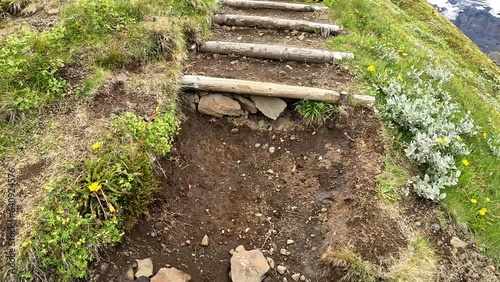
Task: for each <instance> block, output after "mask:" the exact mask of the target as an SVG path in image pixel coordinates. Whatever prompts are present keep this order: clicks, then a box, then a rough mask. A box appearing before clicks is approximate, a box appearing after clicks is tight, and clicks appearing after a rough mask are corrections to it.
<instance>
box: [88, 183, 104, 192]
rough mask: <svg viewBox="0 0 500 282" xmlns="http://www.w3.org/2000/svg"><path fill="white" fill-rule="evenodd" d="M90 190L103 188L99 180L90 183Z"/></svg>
mask: <svg viewBox="0 0 500 282" xmlns="http://www.w3.org/2000/svg"><path fill="white" fill-rule="evenodd" d="M89 190H90V192H97V191H99V190H101V184H99V182H92V183H90V185H89Z"/></svg>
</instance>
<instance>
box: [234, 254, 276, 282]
mask: <svg viewBox="0 0 500 282" xmlns="http://www.w3.org/2000/svg"><path fill="white" fill-rule="evenodd" d="M268 271H269V264H268V262H267V259H266V258H265V257H264V255H263V254H262V252H261V251H259V250H251V251H246V250H245V248H243V246H238V248H236V250H235V252H234V254H233V256H232V257H231V272H230V273H229V276H230V277H231V280H232V281H234V282H260V281H262V280H263V279H264V275H265V274H266V273H267V272H268Z"/></svg>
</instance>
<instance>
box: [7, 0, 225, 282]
mask: <svg viewBox="0 0 500 282" xmlns="http://www.w3.org/2000/svg"><path fill="white" fill-rule="evenodd" d="M215 8H216V5H215V1H212V0H209V1H206V0H180V1H179V0H166V1H165V0H164V1H158V0H147V1H129V0H76V1H71V2H69V3H67V5H66V6H64V7H61V13H60V14H59V16H60V21H58V23H57V24H56V25H55V26H54V27H52V28H49V29H46V30H44V31H43V32H37V31H32V30H29V29H28V28H27V27H24V28H21V29H15V28H14V29H13V30H14V31H13V32H12V33H11V34H10V35H7V36H4V37H0V129H1V130H2V131H1V134H0V160H4V159H10V160H14V158H15V156H16V155H15V154H16V150H17V147H18V146H21V145H22V146H25V147H26V146H29V144H30V142H31V141H30V133H31V132H32V131H37V130H38V132H39V128H38V126H39V125H41V124H43V122H44V121H42V117H47V116H48V113H46V109H47V108H48V107H53V106H57V107H63V108H68V109H72V108H76V107H77V106H85V105H86V102H88V101H89V100H92V98H93V95H95V94H96V93H97V92H98V90H99V88H100V87H101V86H102V85H103V84H104V82H105V81H106V80H107V78H108V76H109V74H110V73H112V72H114V71H117V70H119V69H121V68H127V67H128V66H129V65H134V66H135V67H137V66H147V65H155V64H157V63H158V62H160V63H163V64H165V65H166V66H168V67H169V68H168V71H167V73H165V74H164V75H163V76H160V77H158V76H155V77H154V78H149V76H148V79H149V80H147V81H146V80H144V79H143V77H145V75H142V74H140V75H138V76H139V77H140V78H139V80H133V79H134V78H133V77H132V78H130V79H129V80H130V83H128V85H129V87H138V88H140V87H142V86H143V84H144V82H146V83H148V84H147V87H154V88H155V89H154V91H152V90H151V91H150V89H145V90H144V89H142V88H141V89H137V90H138V91H143V90H144V91H146V92H147V91H149V92H147V95H151V97H148V98H151V99H158V100H159V102H158V106H157V109H156V113H155V116H156V119H155V121H154V123H149V122H148V123H146V122H145V121H144V120H143V118H142V117H139V116H136V115H135V114H133V113H126V114H124V115H122V116H116V117H115V118H114V119H112V120H108V121H107V122H109V124H102V126H101V127H99V126H97V128H99V129H102V130H103V131H102V132H99V136H98V137H97V136H96V138H98V139H96V140H88V141H89V142H96V143H94V145H93V146H92V148H87V150H86V152H79V153H80V154H81V156H82V159H81V160H77V161H72V162H64V161H61V160H58V161H57V163H58V167H57V170H58V171H61V173H62V175H58V176H57V177H58V179H56V180H51V181H50V182H49V183H46V185H44V186H45V188H46V189H45V192H40V193H41V194H42V195H37V196H40V198H41V199H42V200H41V201H40V202H39V203H38V204H39V205H38V206H33V207H30V210H28V212H29V213H28V215H23V216H24V217H25V218H23V226H22V227H23V229H21V233H20V234H18V236H17V238H18V241H19V242H21V243H22V244H21V245H20V246H16V247H18V269H17V270H18V275H19V277H17V278H22V279H26V280H31V279H34V278H35V277H36V278H37V281H38V280H41V281H73V280H74V279H75V278H83V279H86V278H88V277H87V271H88V264H89V262H91V261H93V260H94V259H96V258H97V257H98V256H99V251H100V250H101V249H102V248H105V247H108V246H112V245H114V244H116V243H118V242H119V241H120V239H121V237H122V235H123V232H124V230H125V229H126V228H127V227H129V226H130V224H131V223H133V222H134V218H136V217H137V216H139V215H142V214H143V213H145V212H146V211H147V208H146V207H147V204H148V203H149V201H150V200H151V197H152V193H153V192H154V191H155V189H157V187H158V186H157V182H156V180H155V177H154V174H153V160H154V158H156V157H157V156H164V155H166V154H167V153H168V152H169V151H170V149H171V142H172V140H173V136H174V135H175V134H176V132H177V131H178V129H179V124H178V120H177V119H176V117H175V116H174V114H175V109H174V108H172V107H171V106H170V104H169V103H168V102H169V101H170V100H168V99H166V97H174V96H175V95H176V94H177V91H176V89H177V88H176V82H175V81H174V80H175V79H176V78H177V76H178V75H179V74H180V70H181V68H182V62H183V59H184V58H185V57H186V48H185V47H186V46H187V43H188V42H189V41H191V40H192V38H191V37H192V36H197V35H198V34H199V35H200V36H201V35H202V34H203V33H204V32H205V33H206V31H207V30H208V21H207V19H208V17H209V16H210V15H211V13H212V11H213V10H214V9H215ZM153 17H155V18H154V20H152V19H153ZM71 63H75V64H76V65H78V66H79V68H80V69H82V70H84V71H86V72H88V73H89V75H87V76H86V77H85V78H84V80H83V81H80V82H75V81H66V80H65V79H64V78H63V77H62V76H61V75H60V72H61V71H62V70H64V69H65V68H66V66H67V65H69V64H71ZM155 78H157V79H158V80H161V83H159V82H158V81H154V79H155ZM134 83H136V84H134ZM141 83H143V84H141ZM132 90H134V89H132ZM172 99H174V98H172ZM172 99H171V100H172ZM170 102H171V101H170ZM56 115H57V114H56ZM60 115H62V117H61V118H62V119H64V113H60ZM48 118H49V119H50V116H49V117H48ZM66 118H67V117H66ZM88 119H89V120H88V122H89V124H84V125H83V126H84V127H85V126H89V125H91V124H92V123H93V122H94V123H95V122H97V123H99V122H101V121H100V120H97V119H96V118H95V117H93V116H89V117H88ZM56 120H57V119H56ZM104 123H106V122H104ZM110 125H111V126H110ZM47 126H48V127H50V126H51V125H50V122H49V123H48V124H47ZM79 126H80V125H79ZM47 134H50V135H47V136H38V139H37V140H38V141H40V140H41V141H43V142H38V143H39V144H38V146H37V148H39V149H40V148H43V150H60V148H61V147H60V146H61V144H58V143H57V142H59V140H60V139H64V138H63V136H59V135H58V134H64V133H60V132H51V131H50V130H49V131H48V133H47ZM34 142H36V141H34ZM61 142H62V141H61ZM62 145H64V144H62ZM37 153H38V152H37ZM21 166H22V164H21ZM2 270H6V269H5V266H3V267H2ZM6 275H7V274H6V272H4V273H3V275H2V278H7V276H6Z"/></svg>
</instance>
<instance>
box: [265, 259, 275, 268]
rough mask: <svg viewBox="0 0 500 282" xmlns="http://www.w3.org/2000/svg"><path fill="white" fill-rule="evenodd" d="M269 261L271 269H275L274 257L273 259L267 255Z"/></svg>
mask: <svg viewBox="0 0 500 282" xmlns="http://www.w3.org/2000/svg"><path fill="white" fill-rule="evenodd" d="M267 263H268V264H269V267H270V268H271V269H274V267H276V264H275V263H274V259H272V258H270V257H267Z"/></svg>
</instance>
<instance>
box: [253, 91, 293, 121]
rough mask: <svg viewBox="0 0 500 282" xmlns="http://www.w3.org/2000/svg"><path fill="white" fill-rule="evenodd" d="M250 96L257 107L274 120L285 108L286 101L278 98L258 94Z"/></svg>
mask: <svg viewBox="0 0 500 282" xmlns="http://www.w3.org/2000/svg"><path fill="white" fill-rule="evenodd" d="M250 98H251V99H252V101H253V102H254V103H255V107H257V109H259V110H260V111H261V112H262V113H263V114H264V115H265V116H266V117H268V118H270V119H273V120H276V119H277V118H278V117H279V116H280V114H281V113H282V112H283V111H284V110H285V108H286V102H285V101H283V100H282V99H280V98H275V97H260V96H251V97H250Z"/></svg>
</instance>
